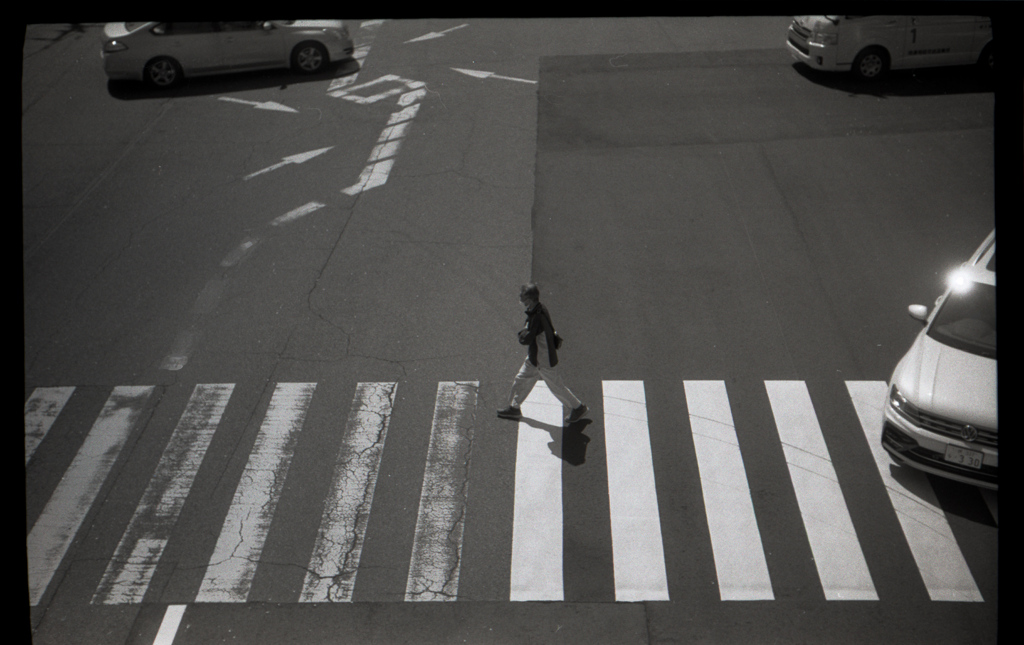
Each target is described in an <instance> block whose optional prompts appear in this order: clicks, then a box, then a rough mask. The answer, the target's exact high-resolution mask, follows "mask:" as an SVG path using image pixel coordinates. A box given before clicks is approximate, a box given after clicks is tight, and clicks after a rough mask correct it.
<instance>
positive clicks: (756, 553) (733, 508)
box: [683, 381, 775, 600]
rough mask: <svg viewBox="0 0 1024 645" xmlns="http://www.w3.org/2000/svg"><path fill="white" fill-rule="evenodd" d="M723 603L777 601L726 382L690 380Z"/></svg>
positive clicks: (692, 416)
mask: <svg viewBox="0 0 1024 645" xmlns="http://www.w3.org/2000/svg"><path fill="white" fill-rule="evenodd" d="M683 386H684V389H685V391H686V406H687V408H688V411H689V417H690V430H691V432H692V434H693V446H694V449H695V450H696V454H697V466H698V469H699V470H700V483H701V491H702V492H703V495H704V507H705V512H706V513H707V518H708V530H709V531H710V533H711V548H712V551H713V552H714V558H715V570H716V571H717V574H718V592H719V595H720V597H721V599H722V600H773V599H774V598H775V594H774V592H773V591H772V581H771V578H770V577H769V575H768V563H767V562H766V560H765V557H764V548H763V547H762V546H761V532H760V531H759V530H758V528H757V517H756V516H755V515H754V503H753V501H752V500H751V498H750V487H749V485H748V484H747V474H746V471H745V470H744V468H743V456H742V455H741V453H740V446H739V439H738V438H737V436H736V428H735V425H734V424H733V419H732V410H731V409H730V407H729V397H728V394H727V393H726V389H725V382H724V381H684V382H683Z"/></svg>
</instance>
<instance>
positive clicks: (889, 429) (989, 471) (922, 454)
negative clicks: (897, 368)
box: [882, 422, 999, 484]
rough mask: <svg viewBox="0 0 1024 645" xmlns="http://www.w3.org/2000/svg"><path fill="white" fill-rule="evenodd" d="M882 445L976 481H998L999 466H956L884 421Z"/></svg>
mask: <svg viewBox="0 0 1024 645" xmlns="http://www.w3.org/2000/svg"><path fill="white" fill-rule="evenodd" d="M882 447H884V448H885V449H886V450H887V451H889V452H890V453H893V454H896V455H899V456H900V457H902V458H903V459H906V460H908V461H912V462H914V463H918V464H923V465H925V466H931V467H932V468H936V469H938V470H942V471H945V472H948V473H954V474H957V475H960V476H962V477H967V478H968V479H972V480H974V481H978V482H985V483H989V484H998V483H999V468H998V467H997V466H989V465H987V464H984V465H982V467H981V468H980V469H977V468H967V467H965V466H958V465H956V464H953V463H950V462H948V461H946V460H945V459H943V456H942V453H941V452H935V451H933V450H928V449H926V448H924V447H922V446H920V445H918V443H917V442H916V441H914V439H913V437H911V436H909V435H907V434H905V433H903V432H902V431H901V430H900V429H899V428H897V427H896V426H894V425H892V424H891V423H889V422H886V423H885V425H884V426H883V428H882Z"/></svg>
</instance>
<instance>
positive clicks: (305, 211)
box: [270, 202, 326, 226]
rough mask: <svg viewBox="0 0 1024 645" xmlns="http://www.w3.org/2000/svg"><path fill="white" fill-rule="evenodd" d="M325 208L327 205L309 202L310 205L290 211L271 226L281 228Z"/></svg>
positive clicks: (275, 220)
mask: <svg viewBox="0 0 1024 645" xmlns="http://www.w3.org/2000/svg"><path fill="white" fill-rule="evenodd" d="M324 206H326V204H321V203H320V202H309V203H308V204H304V205H302V206H299V207H298V208H296V209H293V210H290V211H288V212H287V213H285V214H284V215H281V216H280V217H277V218H275V219H274V220H273V221H272V222H270V225H271V226H281V225H282V224H287V223H289V222H293V221H295V220H297V219H299V218H300V217H305V216H306V215H309V214H310V213H313V212H315V211H318V210H320V209H321V208H323V207H324Z"/></svg>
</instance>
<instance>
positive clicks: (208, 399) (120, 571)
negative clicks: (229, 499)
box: [92, 384, 234, 605]
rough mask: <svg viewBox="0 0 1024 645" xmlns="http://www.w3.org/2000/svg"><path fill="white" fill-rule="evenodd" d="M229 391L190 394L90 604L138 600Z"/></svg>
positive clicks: (210, 388) (218, 388)
mask: <svg viewBox="0 0 1024 645" xmlns="http://www.w3.org/2000/svg"><path fill="white" fill-rule="evenodd" d="M233 390H234V385H232V384H213V385H207V384H199V385H196V387H195V389H194V390H193V391H192V396H191V398H190V399H189V401H188V405H187V406H186V407H185V412H184V413H183V414H182V415H181V418H180V420H179V421H178V425H177V426H176V427H175V429H174V434H172V435H171V438H170V441H168V443H167V447H166V448H165V449H164V453H163V455H162V456H161V458H160V463H159V464H158V465H157V468H156V472H155V473H154V475H153V477H152V479H150V481H149V485H148V486H147V487H146V491H145V493H143V495H142V499H141V500H140V501H139V505H138V507H136V509H135V514H134V515H133V516H132V519H131V522H129V524H128V528H126V529H125V531H124V535H123V536H122V537H121V542H120V543H119V544H118V545H117V550H116V551H115V552H114V557H113V558H112V559H111V560H110V564H108V565H107V570H106V572H105V573H104V574H103V579H102V580H101V581H100V584H99V587H98V588H97V590H96V594H95V595H94V596H93V600H92V601H93V603H94V604H101V603H102V604H114V605H119V604H128V603H139V602H142V599H143V598H144V597H145V595H146V591H147V590H148V589H149V583H150V581H151V580H152V579H153V574H154V573H155V572H156V567H157V565H158V564H159V562H160V557H161V556H162V555H163V551H164V548H165V547H166V546H167V540H168V539H169V538H170V535H171V530H172V529H173V528H174V524H175V522H176V521H177V519H178V515H179V514H180V513H181V508H182V506H184V505H185V499H186V498H187V497H188V493H189V490H190V488H191V487H192V481H193V480H194V479H195V476H196V473H197V472H198V471H199V465H200V464H201V463H202V461H203V456H204V455H205V454H206V449H207V448H208V447H209V445H210V441H212V440H213V434H214V432H215V431H216V430H217V425H218V424H219V423H220V418H221V415H222V414H223V413H224V408H225V407H227V403H228V399H229V398H230V397H231V393H232V391H233Z"/></svg>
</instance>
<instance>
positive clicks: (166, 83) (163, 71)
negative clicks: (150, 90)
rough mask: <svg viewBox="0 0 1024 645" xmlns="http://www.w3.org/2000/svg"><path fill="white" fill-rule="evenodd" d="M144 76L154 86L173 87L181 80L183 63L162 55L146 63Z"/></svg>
mask: <svg viewBox="0 0 1024 645" xmlns="http://www.w3.org/2000/svg"><path fill="white" fill-rule="evenodd" d="M142 76H143V78H144V79H145V81H146V83H148V84H150V85H152V86H153V87H171V86H172V85H176V84H177V83H179V82H180V81H181V78H182V73H181V65H179V64H178V61H176V60H174V59H173V58H169V57H167V56H161V57H160V58H154V59H153V60H151V61H149V62H148V63H146V67H145V69H144V70H143V73H142Z"/></svg>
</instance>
